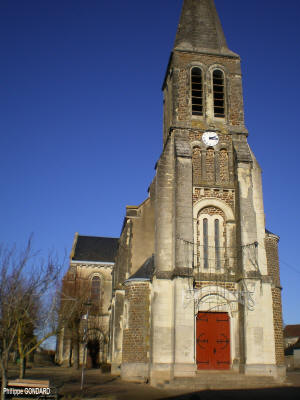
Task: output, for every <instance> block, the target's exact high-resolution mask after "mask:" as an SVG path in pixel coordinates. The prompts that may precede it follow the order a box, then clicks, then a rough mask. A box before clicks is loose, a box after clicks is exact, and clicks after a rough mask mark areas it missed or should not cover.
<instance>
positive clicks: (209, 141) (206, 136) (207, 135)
mask: <svg viewBox="0 0 300 400" xmlns="http://www.w3.org/2000/svg"><path fill="white" fill-rule="evenodd" d="M202 141H203V143H204V144H206V146H216V145H217V144H218V143H219V136H218V135H217V134H216V132H211V131H207V132H204V133H203V135H202Z"/></svg>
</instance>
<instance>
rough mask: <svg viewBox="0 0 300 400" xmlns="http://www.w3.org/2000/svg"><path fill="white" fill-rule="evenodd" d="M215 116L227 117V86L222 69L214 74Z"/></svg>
mask: <svg viewBox="0 0 300 400" xmlns="http://www.w3.org/2000/svg"><path fill="white" fill-rule="evenodd" d="M213 92H214V116H215V117H217V118H224V117H225V86H224V73H223V71H221V70H220V69H215V70H214V72H213Z"/></svg>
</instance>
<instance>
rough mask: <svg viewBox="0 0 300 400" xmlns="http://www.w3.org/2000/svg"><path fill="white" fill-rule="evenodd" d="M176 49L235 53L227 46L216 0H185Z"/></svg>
mask: <svg viewBox="0 0 300 400" xmlns="http://www.w3.org/2000/svg"><path fill="white" fill-rule="evenodd" d="M174 50H184V51H193V52H200V53H214V54H224V55H235V54H234V53H233V52H232V51H230V50H229V48H228V47H227V43H226V39H225V35H224V32H223V29H222V25H221V22H220V19H219V16H218V13H217V10H216V7H215V4H214V0H184V2H183V7H182V12H181V17H180V22H179V26H178V30H177V34H176V39H175V45H174Z"/></svg>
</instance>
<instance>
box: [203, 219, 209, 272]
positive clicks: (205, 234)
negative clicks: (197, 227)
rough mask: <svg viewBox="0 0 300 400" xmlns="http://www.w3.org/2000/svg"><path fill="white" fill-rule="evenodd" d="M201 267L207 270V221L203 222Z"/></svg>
mask: <svg viewBox="0 0 300 400" xmlns="http://www.w3.org/2000/svg"><path fill="white" fill-rule="evenodd" d="M203 261H204V263H203V266H204V268H205V269H207V268H208V219H207V218H204V220H203Z"/></svg>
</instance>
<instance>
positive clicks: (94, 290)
mask: <svg viewBox="0 0 300 400" xmlns="http://www.w3.org/2000/svg"><path fill="white" fill-rule="evenodd" d="M100 286H101V280H100V278H99V276H94V277H93V279H92V285H91V301H92V302H93V303H96V302H99V300H100Z"/></svg>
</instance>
